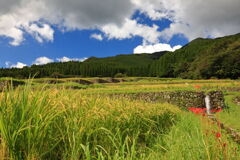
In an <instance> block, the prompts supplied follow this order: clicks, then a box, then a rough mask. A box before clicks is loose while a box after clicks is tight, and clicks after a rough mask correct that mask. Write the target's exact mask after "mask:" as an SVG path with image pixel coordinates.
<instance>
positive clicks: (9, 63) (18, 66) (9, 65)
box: [5, 61, 27, 68]
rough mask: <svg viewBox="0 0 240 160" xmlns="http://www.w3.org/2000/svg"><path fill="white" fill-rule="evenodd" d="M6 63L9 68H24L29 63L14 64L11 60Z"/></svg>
mask: <svg viewBox="0 0 240 160" xmlns="http://www.w3.org/2000/svg"><path fill="white" fill-rule="evenodd" d="M5 65H6V67H7V68H23V67H25V66H27V64H24V63H22V62H17V64H12V63H11V62H9V61H7V62H5Z"/></svg>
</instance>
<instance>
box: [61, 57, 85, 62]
mask: <svg viewBox="0 0 240 160" xmlns="http://www.w3.org/2000/svg"><path fill="white" fill-rule="evenodd" d="M87 59H88V58H86V57H84V58H68V57H65V56H64V57H62V58H57V61H59V62H70V61H79V62H83V61H85V60H87Z"/></svg>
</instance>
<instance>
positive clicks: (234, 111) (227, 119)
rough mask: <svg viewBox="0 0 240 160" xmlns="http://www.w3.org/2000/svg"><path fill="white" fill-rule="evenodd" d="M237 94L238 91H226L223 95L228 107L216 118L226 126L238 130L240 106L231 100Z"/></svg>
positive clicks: (239, 127) (239, 126)
mask: <svg viewBox="0 0 240 160" xmlns="http://www.w3.org/2000/svg"><path fill="white" fill-rule="evenodd" d="M239 95H240V93H239V92H235V93H234V92H233V93H227V95H225V101H226V104H227V106H228V109H226V110H224V111H223V112H221V113H220V114H219V116H218V118H219V119H220V120H221V121H222V122H223V123H224V124H226V125H227V126H229V127H231V128H233V129H237V130H238V131H239V132H240V124H239V122H240V117H239V115H240V106H239V105H237V104H235V103H234V102H233V99H234V98H235V97H236V96H239Z"/></svg>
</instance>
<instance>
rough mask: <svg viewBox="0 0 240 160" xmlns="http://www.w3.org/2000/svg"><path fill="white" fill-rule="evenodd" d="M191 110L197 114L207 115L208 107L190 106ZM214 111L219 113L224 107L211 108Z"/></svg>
mask: <svg viewBox="0 0 240 160" xmlns="http://www.w3.org/2000/svg"><path fill="white" fill-rule="evenodd" d="M188 110H189V111H191V112H193V113H195V114H202V116H206V111H207V109H206V108H196V107H189V108H188ZM210 111H211V112H212V113H217V112H221V111H222V109H221V108H220V109H211V110H210Z"/></svg>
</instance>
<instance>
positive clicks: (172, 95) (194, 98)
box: [110, 91, 225, 109]
mask: <svg viewBox="0 0 240 160" xmlns="http://www.w3.org/2000/svg"><path fill="white" fill-rule="evenodd" d="M208 95H209V96H210V99H211V107H212V109H215V108H218V107H221V108H224V107H225V103H224V96H223V93H222V92H221V91H212V92H209V93H208ZM110 96H113V97H126V98H130V99H135V100H143V101H146V102H167V103H171V104H175V105H177V106H179V107H183V108H188V107H198V108H206V107H205V106H206V105H205V93H204V92H202V91H198V92H194V91H166V92H165V91H162V92H150V93H116V94H111V95H110Z"/></svg>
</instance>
